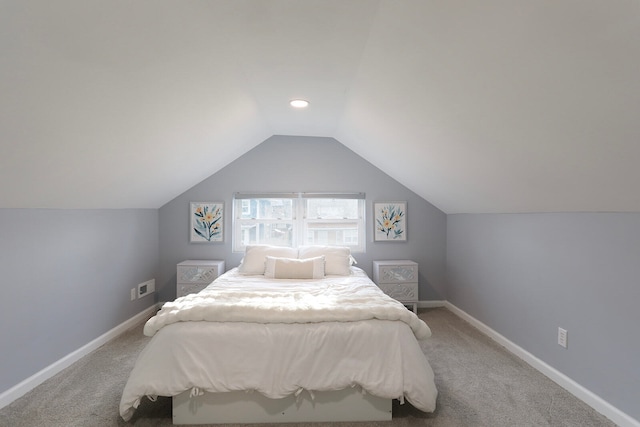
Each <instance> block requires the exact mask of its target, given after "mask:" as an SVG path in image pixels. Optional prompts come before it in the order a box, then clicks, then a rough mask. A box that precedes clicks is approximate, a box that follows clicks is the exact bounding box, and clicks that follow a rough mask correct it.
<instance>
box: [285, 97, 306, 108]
mask: <svg viewBox="0 0 640 427" xmlns="http://www.w3.org/2000/svg"><path fill="white" fill-rule="evenodd" d="M289 105H291V106H292V107H293V108H305V107H308V106H309V101H305V100H304V99H292V100H291V101H289Z"/></svg>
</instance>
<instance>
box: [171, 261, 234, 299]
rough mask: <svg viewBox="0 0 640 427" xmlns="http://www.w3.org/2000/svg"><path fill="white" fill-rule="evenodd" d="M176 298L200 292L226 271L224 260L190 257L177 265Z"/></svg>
mask: <svg viewBox="0 0 640 427" xmlns="http://www.w3.org/2000/svg"><path fill="white" fill-rule="evenodd" d="M177 269H178V272H177V276H176V298H178V297H181V296H184V295H187V294H193V293H196V292H200V291H201V290H203V289H204V288H206V287H207V285H209V283H211V282H213V281H214V280H215V279H216V278H217V277H218V276H219V275H221V274H222V273H224V261H221V260H197V259H188V260H186V261H182V262H181V263H179V264H178V265H177Z"/></svg>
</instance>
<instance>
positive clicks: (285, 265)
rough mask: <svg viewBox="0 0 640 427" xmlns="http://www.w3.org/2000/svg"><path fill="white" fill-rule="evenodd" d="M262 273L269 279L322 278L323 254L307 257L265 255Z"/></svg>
mask: <svg viewBox="0 0 640 427" xmlns="http://www.w3.org/2000/svg"><path fill="white" fill-rule="evenodd" d="M264 275H265V277H269V278H271V279H322V278H323V277H324V256H319V257H314V258H307V259H298V258H278V257H272V256H267V259H266V262H265V269H264Z"/></svg>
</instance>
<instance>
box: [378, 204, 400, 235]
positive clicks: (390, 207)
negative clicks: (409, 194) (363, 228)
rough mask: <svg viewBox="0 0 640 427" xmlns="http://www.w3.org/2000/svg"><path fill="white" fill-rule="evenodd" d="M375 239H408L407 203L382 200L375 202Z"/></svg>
mask: <svg viewBox="0 0 640 427" xmlns="http://www.w3.org/2000/svg"><path fill="white" fill-rule="evenodd" d="M373 210H374V215H375V218H374V226H375V230H374V240H375V241H406V240H407V225H406V224H407V203H406V202H381V203H374V208H373Z"/></svg>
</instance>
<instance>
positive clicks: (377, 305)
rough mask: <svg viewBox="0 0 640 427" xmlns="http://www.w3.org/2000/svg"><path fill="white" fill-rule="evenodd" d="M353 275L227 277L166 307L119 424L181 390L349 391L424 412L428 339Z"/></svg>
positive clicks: (428, 401) (430, 395)
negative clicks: (144, 404)
mask: <svg viewBox="0 0 640 427" xmlns="http://www.w3.org/2000/svg"><path fill="white" fill-rule="evenodd" d="M353 271H354V274H353V275H352V276H351V277H350V278H345V277H339V276H334V277H329V278H326V279H323V280H320V281H316V280H304V281H283V280H265V278H264V277H263V276H239V275H238V274H237V272H236V271H235V269H234V270H232V271H231V272H228V273H226V274H225V275H223V276H221V277H220V278H218V279H217V280H216V281H215V282H214V283H213V284H212V285H210V286H209V287H207V289H206V290H204V291H202V292H200V294H195V295H193V294H192V295H188V296H186V297H182V298H178V299H177V300H176V301H175V302H172V303H167V304H165V306H164V307H163V308H162V309H161V310H160V312H159V313H158V315H156V316H155V317H153V318H152V319H150V320H149V321H148V322H147V324H146V325H145V334H147V335H150V336H153V338H152V339H151V341H150V342H149V344H148V345H147V347H146V348H145V349H144V350H143V351H142V352H141V353H140V355H139V357H138V360H137V361H136V364H135V366H134V368H133V370H132V372H131V375H130V377H129V380H128V381H127V384H126V386H125V388H124V391H123V394H122V399H121V402H120V415H121V416H122V418H123V419H125V420H129V419H130V418H131V417H132V415H133V412H134V410H135V408H136V407H138V405H139V403H140V399H141V398H142V397H144V396H175V395H177V394H180V393H182V392H183V391H186V390H198V391H207V392H228V391H240V390H245V391H255V392H259V393H262V394H263V395H265V396H267V397H269V398H274V399H277V398H283V397H287V396H289V395H291V394H293V393H298V392H300V391H301V390H309V391H312V392H313V391H327V390H340V389H344V388H347V387H355V386H357V387H361V388H362V389H363V390H364V391H366V392H368V393H371V394H374V395H376V396H379V397H383V398H390V399H403V398H406V399H407V400H408V401H409V402H411V403H412V404H413V405H414V406H415V407H416V408H418V409H420V410H422V411H425V412H432V411H433V410H434V409H435V403H436V396H437V390H436V388H435V384H434V380H433V371H432V369H431V367H430V365H429V363H428V361H427V359H426V358H425V356H424V354H423V352H422V350H421V348H420V345H419V343H418V341H417V340H416V337H419V338H425V337H427V336H429V335H430V333H431V331H430V330H429V328H428V327H427V325H426V324H425V323H424V322H422V321H421V320H420V319H418V317H417V316H416V315H415V314H414V313H413V312H411V311H409V310H407V309H406V308H405V307H404V306H402V304H400V303H398V302H396V301H395V300H392V299H390V298H388V297H387V296H386V295H385V294H384V293H382V292H381V291H379V289H378V288H377V287H376V286H375V285H374V284H373V283H372V282H371V281H370V280H369V279H368V278H367V276H366V274H365V273H364V272H362V270H360V269H357V268H354V269H353ZM239 301H240V304H238V302H239ZM210 307H216V308H215V309H212V308H210ZM274 311H275V314H274ZM305 316H306V318H305Z"/></svg>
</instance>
